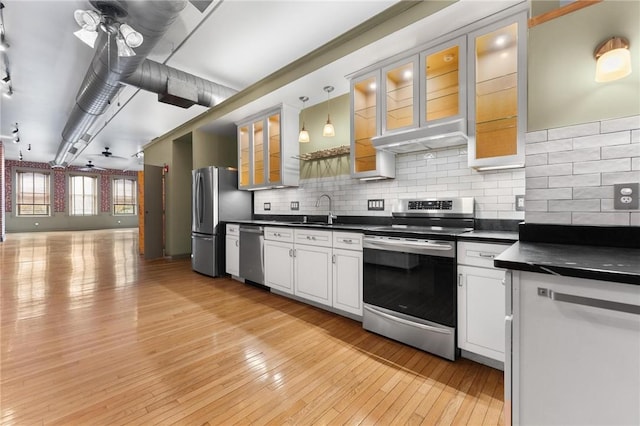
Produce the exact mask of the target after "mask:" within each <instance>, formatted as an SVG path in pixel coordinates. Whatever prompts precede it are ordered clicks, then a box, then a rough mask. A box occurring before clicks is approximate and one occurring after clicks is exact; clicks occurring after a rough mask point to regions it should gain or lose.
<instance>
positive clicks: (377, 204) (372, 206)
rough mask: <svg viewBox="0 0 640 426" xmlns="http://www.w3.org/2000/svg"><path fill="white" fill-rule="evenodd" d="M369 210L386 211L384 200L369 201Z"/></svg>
mask: <svg viewBox="0 0 640 426" xmlns="http://www.w3.org/2000/svg"><path fill="white" fill-rule="evenodd" d="M367 210H384V200H382V199H378V200H367Z"/></svg>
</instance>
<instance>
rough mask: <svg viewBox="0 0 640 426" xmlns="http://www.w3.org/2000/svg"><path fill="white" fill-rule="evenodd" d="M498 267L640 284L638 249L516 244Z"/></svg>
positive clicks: (498, 260) (507, 252) (639, 252)
mask: <svg viewBox="0 0 640 426" xmlns="http://www.w3.org/2000/svg"><path fill="white" fill-rule="evenodd" d="M494 265H495V266H496V267H498V268H505V269H512V270H520V271H529V272H538V273H542V274H553V275H561V276H567V277H576V278H587V279H593V280H601V281H612V282H618V283H625V284H635V285H640V249H636V248H618V247H596V246H586V245H571V244H549V243H538V242H524V241H519V242H517V243H515V244H514V245H512V246H511V247H509V248H508V249H507V250H505V251H504V252H502V253H501V254H500V255H499V256H497V257H496V258H495V259H494Z"/></svg>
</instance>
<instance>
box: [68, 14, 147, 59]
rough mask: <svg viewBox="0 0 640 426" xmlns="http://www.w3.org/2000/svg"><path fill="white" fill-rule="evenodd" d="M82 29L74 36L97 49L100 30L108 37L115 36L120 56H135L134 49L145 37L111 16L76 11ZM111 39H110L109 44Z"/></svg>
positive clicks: (76, 18)
mask: <svg viewBox="0 0 640 426" xmlns="http://www.w3.org/2000/svg"><path fill="white" fill-rule="evenodd" d="M73 17H74V19H75V20H76V23H77V24H78V25H79V26H80V29H79V30H78V31H76V32H74V33H73V34H74V35H75V36H76V37H78V38H79V39H80V40H82V41H83V42H84V43H85V44H86V45H88V46H91V47H92V48H93V47H95V44H96V39H97V38H98V29H100V30H102V31H103V32H105V33H107V34H108V35H112V34H114V35H115V39H116V47H117V49H118V56H121V57H123V56H135V54H136V52H135V51H134V50H133V48H136V47H139V46H140V45H141V44H142V42H143V41H144V37H143V36H142V34H140V33H139V32H138V31H136V30H134V29H133V28H132V27H131V26H130V25H127V24H121V23H119V22H117V21H116V20H115V18H114V17H113V16H111V15H106V14H103V15H101V14H100V13H98V12H96V11H95V10H76V11H75V12H74V13H73ZM110 40H111V38H109V43H110V42H111V41H110Z"/></svg>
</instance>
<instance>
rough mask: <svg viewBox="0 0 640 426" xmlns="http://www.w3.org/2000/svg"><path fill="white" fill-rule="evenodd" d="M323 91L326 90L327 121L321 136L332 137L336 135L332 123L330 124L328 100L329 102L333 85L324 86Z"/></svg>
mask: <svg viewBox="0 0 640 426" xmlns="http://www.w3.org/2000/svg"><path fill="white" fill-rule="evenodd" d="M324 91H325V92H327V123H326V124H325V125H324V128H323V129H322V136H324V137H327V138H332V137H334V136H335V135H336V130H335V129H334V128H333V124H331V115H330V110H329V102H331V95H330V93H331V92H333V86H325V87H324Z"/></svg>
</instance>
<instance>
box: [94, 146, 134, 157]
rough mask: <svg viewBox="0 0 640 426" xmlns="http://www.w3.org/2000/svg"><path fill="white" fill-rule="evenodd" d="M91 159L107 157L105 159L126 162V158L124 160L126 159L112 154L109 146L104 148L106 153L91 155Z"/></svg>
mask: <svg viewBox="0 0 640 426" xmlns="http://www.w3.org/2000/svg"><path fill="white" fill-rule="evenodd" d="M89 157H94V158H95V157H105V158H113V159H114V160H115V159H118V160H126V158H124V157H120V156H119V155H113V152H111V151H110V150H109V147H108V146H106V147H105V148H104V151H102V152H101V153H100V154H91V155H89Z"/></svg>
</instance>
